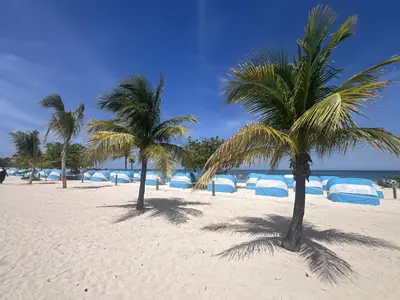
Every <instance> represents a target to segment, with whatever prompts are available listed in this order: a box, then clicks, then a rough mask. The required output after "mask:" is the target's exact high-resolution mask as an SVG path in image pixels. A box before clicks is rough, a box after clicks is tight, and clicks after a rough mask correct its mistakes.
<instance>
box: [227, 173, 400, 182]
mask: <svg viewBox="0 0 400 300" xmlns="http://www.w3.org/2000/svg"><path fill="white" fill-rule="evenodd" d="M228 173H229V174H233V175H236V176H238V175H239V176H241V177H242V180H243V179H244V180H245V179H246V178H247V175H249V173H261V174H275V175H285V174H292V171H291V170H275V171H270V170H230V171H229V172H228ZM311 175H312V176H338V177H357V178H366V179H370V180H374V181H375V180H377V179H378V178H381V177H391V176H400V171H384V170H382V171H377V170H374V171H370V170H311Z"/></svg>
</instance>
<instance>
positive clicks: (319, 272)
mask: <svg viewBox="0 0 400 300" xmlns="http://www.w3.org/2000/svg"><path fill="white" fill-rule="evenodd" d="M290 220H291V219H290V218H287V217H283V216H278V215H265V217H264V218H254V217H241V218H237V219H234V220H233V221H232V222H231V223H218V224H211V225H208V226H205V227H203V228H202V229H203V230H206V231H214V232H225V233H229V234H233V233H238V234H245V235H249V236H254V237H257V238H255V239H252V240H250V241H248V242H245V243H241V244H238V245H234V246H232V247H231V248H229V249H226V250H224V251H223V252H221V253H219V254H217V256H219V257H220V258H228V259H243V258H249V257H251V256H252V255H253V254H257V253H261V254H263V253H267V254H271V255H273V254H274V251H286V250H285V249H283V248H282V247H281V241H282V237H284V236H285V234H286V231H287V229H288V227H289V224H290ZM303 228H304V232H303V236H304V238H303V245H302V247H301V251H300V252H299V255H300V257H302V258H303V259H304V261H305V262H306V264H307V265H308V267H309V268H310V271H311V272H312V273H314V274H315V275H316V276H317V277H318V278H319V279H320V280H321V281H323V282H325V283H331V284H335V283H339V282H340V281H341V280H352V279H353V277H354V276H353V275H354V274H355V272H354V271H353V269H352V268H351V265H350V264H349V263H348V262H346V261H345V260H343V259H342V258H340V257H339V256H338V255H337V254H336V253H335V252H333V251H332V250H330V249H328V248H327V247H325V246H324V245H322V244H320V243H319V242H322V243H325V244H334V245H360V246H366V247H370V248H386V249H393V250H398V251H400V248H399V247H398V246H396V245H394V244H392V243H390V242H388V241H385V240H383V239H378V238H373V237H370V236H366V235H361V234H357V233H351V232H343V231H339V230H336V229H327V230H321V229H318V228H317V227H315V226H313V225H312V224H310V223H304V227H303Z"/></svg>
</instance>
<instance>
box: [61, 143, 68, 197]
mask: <svg viewBox="0 0 400 300" xmlns="http://www.w3.org/2000/svg"><path fill="white" fill-rule="evenodd" d="M68 144H69V139H66V140H65V141H64V147H63V150H62V152H61V180H62V187H63V189H66V188H67V151H68Z"/></svg>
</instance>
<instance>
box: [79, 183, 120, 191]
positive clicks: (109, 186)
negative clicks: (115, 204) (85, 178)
mask: <svg viewBox="0 0 400 300" xmlns="http://www.w3.org/2000/svg"><path fill="white" fill-rule="evenodd" d="M111 187H113V185H112V184H108V185H84V186H74V189H82V190H94V189H102V188H111Z"/></svg>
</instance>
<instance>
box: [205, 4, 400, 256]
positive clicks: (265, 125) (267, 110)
mask: <svg viewBox="0 0 400 300" xmlns="http://www.w3.org/2000/svg"><path fill="white" fill-rule="evenodd" d="M336 17H337V14H336V13H335V12H334V11H333V10H332V9H331V8H330V7H328V6H317V7H315V8H314V9H312V10H311V12H310V14H309V18H308V23H307V26H306V28H305V34H304V38H303V39H302V40H298V41H297V47H298V53H297V56H296V57H295V58H294V59H293V61H292V62H289V58H288V55H287V54H286V53H285V52H284V51H281V50H279V51H267V52H261V53H257V54H254V56H253V57H252V58H250V59H249V60H248V61H246V62H244V63H241V64H239V65H238V66H237V67H236V68H232V69H230V71H229V75H230V77H229V78H228V79H227V80H226V85H225V87H224V93H225V95H226V101H227V103H228V104H231V103H239V104H242V105H243V106H244V108H245V109H247V110H248V111H249V112H250V113H252V114H254V115H255V117H256V118H257V122H256V123H253V124H249V125H246V126H244V127H243V128H242V129H241V130H239V131H238V132H237V133H236V134H235V135H234V136H233V137H231V138H230V139H229V140H228V141H226V142H225V143H224V144H223V145H221V147H220V148H219V149H218V150H217V151H216V152H215V153H214V154H213V156H212V157H211V158H210V159H209V161H208V162H207V164H206V166H205V173H204V175H203V176H202V178H201V179H200V181H199V183H198V186H202V185H205V184H206V183H207V182H208V180H209V179H210V177H211V176H212V175H213V174H214V173H215V172H216V171H217V170H218V169H219V167H220V166H221V165H224V164H227V163H249V164H251V163H254V162H255V161H261V162H262V161H269V162H270V167H271V169H274V168H276V167H277V165H278V164H279V162H280V161H281V159H282V158H283V157H284V156H289V157H290V158H291V167H292V169H293V174H294V176H295V180H296V195H295V203H294V210H293V217H292V220H291V224H290V226H289V229H288V232H287V234H286V236H285V238H284V239H283V241H282V246H283V247H284V248H286V249H288V250H290V251H300V246H301V240H302V226H303V216H304V206H305V180H306V179H308V176H309V174H310V163H312V161H311V154H312V153H313V154H316V155H318V156H319V157H320V158H323V157H326V156H329V155H331V154H333V153H338V154H345V153H346V151H347V150H348V149H350V148H354V147H355V146H356V144H358V143H361V142H365V143H368V144H370V145H372V146H374V147H375V148H377V149H379V150H384V151H389V152H392V153H394V154H396V155H399V154H400V139H399V137H397V136H394V135H392V134H391V133H389V132H387V131H385V130H383V129H382V128H362V127H358V126H357V124H356V122H355V120H354V117H356V116H357V117H358V116H364V114H363V112H362V108H363V107H365V106H366V105H367V104H369V103H370V102H372V100H373V99H375V98H376V97H377V96H378V95H379V92H380V91H381V90H382V89H384V88H385V87H386V86H387V85H389V84H390V83H391V82H390V81H389V80H387V79H384V78H382V75H383V74H384V72H383V70H382V68H383V67H384V66H388V65H392V64H395V63H398V62H400V57H399V56H394V57H392V58H390V59H388V60H385V61H382V62H380V63H379V64H377V65H375V66H372V67H369V68H367V69H366V70H364V71H362V72H360V73H357V74H355V75H353V76H351V77H350V78H349V79H347V80H344V81H343V82H342V83H341V84H337V82H338V78H339V76H340V75H341V74H342V73H343V70H341V69H338V68H336V67H333V66H332V64H331V63H332V54H333V50H334V49H336V48H337V46H338V45H339V44H341V42H342V41H344V40H345V39H346V38H348V37H350V36H352V35H353V34H354V26H355V24H356V22H357V17H356V16H352V17H349V18H348V19H347V20H346V21H345V22H344V23H343V24H341V25H340V27H339V29H338V30H337V31H336V32H333V33H330V29H331V26H332V25H333V23H334V21H335V19H336Z"/></svg>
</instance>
